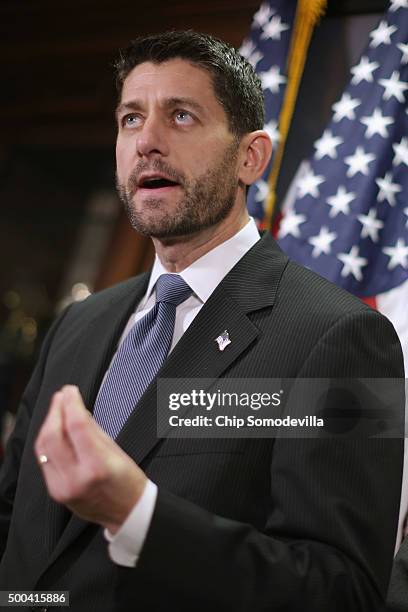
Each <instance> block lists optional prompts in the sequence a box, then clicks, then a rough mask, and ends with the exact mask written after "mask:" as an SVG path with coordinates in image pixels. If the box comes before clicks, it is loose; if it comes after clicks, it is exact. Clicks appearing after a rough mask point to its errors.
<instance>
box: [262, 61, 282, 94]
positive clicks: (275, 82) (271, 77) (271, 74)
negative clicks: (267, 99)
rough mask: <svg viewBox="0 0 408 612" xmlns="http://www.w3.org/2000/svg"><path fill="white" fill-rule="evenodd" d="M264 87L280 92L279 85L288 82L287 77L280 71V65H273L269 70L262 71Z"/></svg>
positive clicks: (273, 91)
mask: <svg viewBox="0 0 408 612" xmlns="http://www.w3.org/2000/svg"><path fill="white" fill-rule="evenodd" d="M259 76H260V78H261V81H262V88H263V89H269V90H270V91H271V92H272V93H278V92H279V87H280V86H281V85H282V84H283V83H286V77H284V76H283V75H282V74H281V73H280V72H279V66H271V67H270V68H269V70H268V71H267V72H260V73H259Z"/></svg>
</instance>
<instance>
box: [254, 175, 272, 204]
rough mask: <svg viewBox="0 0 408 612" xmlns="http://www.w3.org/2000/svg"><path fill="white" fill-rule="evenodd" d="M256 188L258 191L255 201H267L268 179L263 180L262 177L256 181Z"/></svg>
mask: <svg viewBox="0 0 408 612" xmlns="http://www.w3.org/2000/svg"><path fill="white" fill-rule="evenodd" d="M256 188H257V192H256V196H255V201H256V202H265V200H266V198H267V197H268V193H269V184H268V183H267V182H266V181H263V180H262V179H260V180H259V181H257V183H256Z"/></svg>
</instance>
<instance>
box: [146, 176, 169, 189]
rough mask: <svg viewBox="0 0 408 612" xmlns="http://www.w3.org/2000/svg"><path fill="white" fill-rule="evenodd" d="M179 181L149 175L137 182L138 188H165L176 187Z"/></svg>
mask: <svg viewBox="0 0 408 612" xmlns="http://www.w3.org/2000/svg"><path fill="white" fill-rule="evenodd" d="M178 185H179V183H176V182H175V181H172V180H170V179H167V178H163V177H161V176H160V177H150V178H145V179H142V180H141V181H140V182H139V189H151V190H153V189H165V188H166V187H178Z"/></svg>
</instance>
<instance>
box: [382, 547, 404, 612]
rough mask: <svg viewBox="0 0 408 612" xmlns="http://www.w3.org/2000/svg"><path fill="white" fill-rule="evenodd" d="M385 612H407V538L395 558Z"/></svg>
mask: <svg viewBox="0 0 408 612" xmlns="http://www.w3.org/2000/svg"><path fill="white" fill-rule="evenodd" d="M386 609H387V612H408V538H405V539H404V540H403V542H402V544H401V546H400V548H399V550H398V553H397V556H396V557H395V560H394V564H393V568H392V572H391V580H390V586H389V590H388V596H387V607H386Z"/></svg>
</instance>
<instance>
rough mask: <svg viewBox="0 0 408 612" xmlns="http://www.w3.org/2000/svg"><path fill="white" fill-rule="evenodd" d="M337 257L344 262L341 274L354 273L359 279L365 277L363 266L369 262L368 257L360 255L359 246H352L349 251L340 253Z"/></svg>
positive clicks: (348, 274)
mask: <svg viewBox="0 0 408 612" xmlns="http://www.w3.org/2000/svg"><path fill="white" fill-rule="evenodd" d="M337 259H340V261H341V262H343V264H344V266H343V269H342V271H341V276H350V274H352V275H353V276H354V278H355V279H356V280H358V281H361V280H362V279H363V273H362V271H361V268H363V267H364V266H366V265H367V264H368V259H366V258H365V257H360V256H359V249H358V246H356V245H354V246H352V247H351V249H350V252H349V253H339V254H338V255H337Z"/></svg>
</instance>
